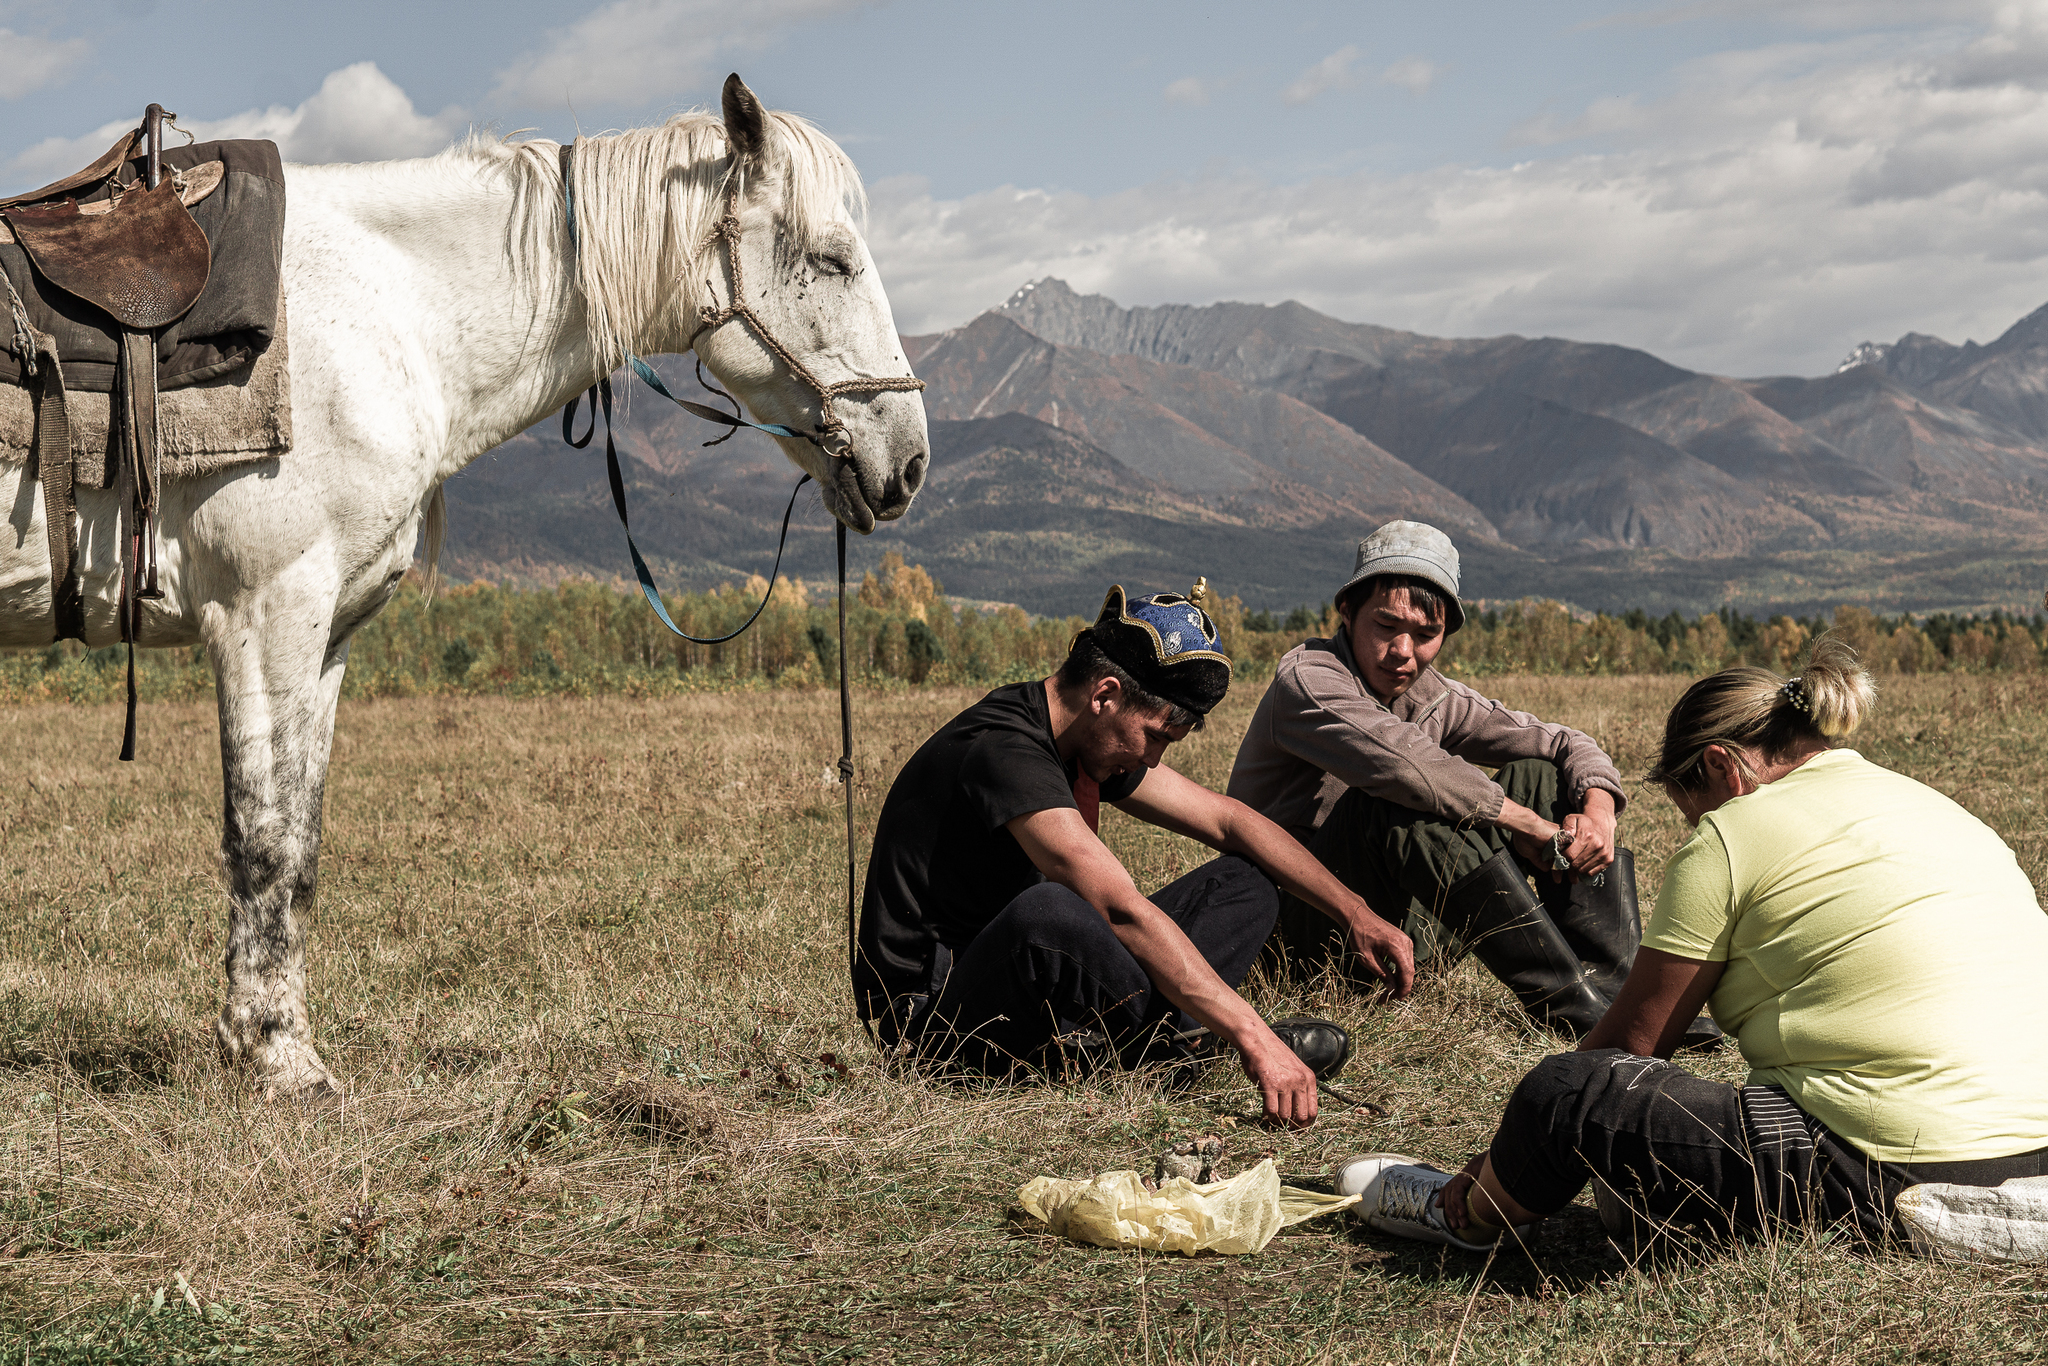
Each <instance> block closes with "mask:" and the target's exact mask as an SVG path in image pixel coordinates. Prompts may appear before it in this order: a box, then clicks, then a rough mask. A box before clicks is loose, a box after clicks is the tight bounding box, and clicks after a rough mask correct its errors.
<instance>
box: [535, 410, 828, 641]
mask: <svg viewBox="0 0 2048 1366" xmlns="http://www.w3.org/2000/svg"><path fill="white" fill-rule="evenodd" d="M596 395H597V396H596V397H595V398H594V399H592V400H591V407H592V413H591V419H590V425H591V428H592V430H593V432H594V431H595V429H596V426H597V412H596V410H597V409H598V408H599V407H600V406H602V408H603V411H604V472H605V478H606V479H607V480H608V481H609V482H610V484H611V489H612V507H613V508H615V509H617V511H618V514H619V526H620V527H621V528H622V529H623V530H624V531H625V533H626V553H627V554H628V555H630V556H632V558H633V577H634V578H636V579H638V580H639V582H640V595H641V596H642V597H644V598H646V599H647V605H648V606H649V607H652V608H653V609H654V615H655V616H657V617H659V618H661V624H662V625H663V626H666V627H668V629H669V630H670V631H671V632H672V633H674V634H675V635H678V636H681V637H682V638H683V639H684V640H687V641H689V642H690V643H692V644H693V645H723V644H724V643H725V642H726V641H728V640H731V639H733V638H734V637H736V636H739V635H741V634H743V633H744V632H745V631H746V629H747V628H748V627H749V626H752V625H753V624H754V623H755V622H756V621H758V620H759V619H760V616H761V613H763V612H765V611H767V610H768V600H769V599H770V598H772V597H774V596H775V585H776V583H777V582H778V581H779V579H780V577H781V574H782V551H783V548H784V547H785V546H787V545H788V544H789V520H790V518H791V517H792V516H793V515H795V513H796V496H797V494H799V493H801V492H803V487H804V485H805V484H808V483H810V482H811V476H810V475H808V474H806V475H804V476H803V477H802V478H800V479H798V480H797V481H796V487H795V488H793V489H791V490H790V491H789V505H788V506H787V507H785V508H783V510H782V535H781V537H780V538H779V539H778V540H777V541H776V542H775V564H774V567H773V568H771V569H770V570H769V571H768V591H767V592H766V593H763V594H762V595H761V602H760V605H759V606H757V607H756V608H754V614H753V615H752V616H750V617H748V618H747V619H746V620H745V621H744V622H742V623H740V627H739V629H738V630H736V631H728V632H726V633H725V634H724V635H722V636H693V635H691V634H690V633H689V632H688V631H685V630H684V629H683V628H682V627H680V626H678V625H676V623H675V619H674V618H673V617H671V616H669V614H668V608H667V607H665V606H663V605H662V601H661V591H660V590H659V589H658V588H656V587H655V586H654V572H653V571H652V570H650V569H649V568H648V567H647V560H646V557H644V556H643V555H641V553H640V547H639V546H638V545H636V544H635V543H634V541H633V524H632V519H631V518H629V517H628V516H627V515H626V479H625V475H624V473H623V472H621V470H620V469H619V448H618V445H617V443H616V442H615V441H613V439H612V382H611V380H610V379H609V378H607V379H602V380H599V381H598V383H597V389H596ZM578 402H580V399H572V400H570V403H569V406H568V407H567V408H565V409H563V411H562V434H563V436H564V437H565V438H566V437H567V436H568V433H569V423H570V421H571V419H572V418H573V416H574V414H575V412H576V405H577V403H578ZM589 441H590V436H589V435H586V436H585V437H584V438H583V444H584V445H587V444H588V443H589ZM569 444H571V445H572V446H577V448H578V449H579V450H580V449H581V448H582V447H581V446H580V445H578V443H576V442H573V441H572V442H570V443H569Z"/></svg>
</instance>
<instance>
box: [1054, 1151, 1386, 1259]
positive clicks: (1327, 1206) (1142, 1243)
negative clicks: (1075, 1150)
mask: <svg viewBox="0 0 2048 1366" xmlns="http://www.w3.org/2000/svg"><path fill="white" fill-rule="evenodd" d="M1358 1200H1359V1197H1358V1196H1356V1195H1318V1194H1317V1193H1315V1192H1314V1191H1305V1190H1298V1189H1296V1188H1295V1187H1293V1186H1283V1185H1281V1184H1280V1173H1279V1172H1278V1171H1277V1170H1275V1169H1274V1166H1273V1159H1272V1158H1270V1157H1269V1158H1267V1159H1265V1160H1264V1161H1262V1162H1260V1163H1259V1165H1258V1166H1256V1167H1253V1168H1251V1169H1249V1170H1247V1171H1242V1172H1239V1173H1238V1174H1237V1175H1236V1176H1234V1177H1232V1178H1230V1179H1229V1180H1228V1181H1212V1182H1210V1183H1208V1184H1207V1185H1201V1186H1198V1185H1196V1184H1195V1183H1194V1182H1192V1181H1190V1180H1188V1179H1187V1178H1186V1177H1184V1176H1176V1177H1170V1178H1168V1179H1167V1180H1166V1181H1163V1182H1161V1183H1160V1186H1159V1189H1158V1190H1156V1191H1153V1190H1147V1189H1146V1188H1145V1183H1144V1182H1143V1181H1141V1180H1140V1179H1139V1178H1138V1174H1137V1173H1136V1172H1135V1171H1117V1172H1104V1173H1102V1174H1101V1175H1100V1176H1096V1177H1093V1178H1091V1179H1088V1180H1082V1181H1070V1180H1064V1179H1062V1178H1060V1177H1056V1176H1040V1177H1037V1178H1034V1179H1033V1180H1031V1181H1029V1182H1027V1183H1025V1185H1024V1187H1023V1188H1022V1189H1021V1190H1019V1191H1018V1192H1017V1203H1018V1204H1019V1205H1021V1206H1023V1208H1024V1210H1025V1212H1026V1213H1027V1214H1029V1215H1031V1216H1032V1217H1033V1218H1035V1219H1038V1220H1040V1221H1042V1222H1043V1223H1044V1224H1045V1226H1046V1227H1047V1228H1048V1229H1049V1230H1051V1231H1052V1232H1054V1233H1057V1234H1060V1235H1061V1236H1063V1237H1067V1238H1072V1239H1074V1240H1075V1241H1076V1242H1082V1243H1093V1244H1094V1245H1095V1246H1097V1247H1142V1248H1149V1249H1151V1250H1152V1251H1155V1252H1181V1253H1185V1254H1187V1255H1188V1256H1190V1257H1192V1256H1193V1255H1194V1254H1195V1253H1197V1252H1223V1253H1245V1252H1257V1251H1259V1250H1261V1249H1262V1248H1264V1247H1265V1246H1266V1244H1267V1243H1270V1242H1271V1241H1273V1235H1274V1234H1276V1233H1278V1232H1279V1231H1280V1230H1281V1229H1283V1228H1286V1227H1287V1226H1288V1225H1290V1224H1298V1223H1300V1222H1301V1221H1302V1220H1304V1219H1313V1218H1315V1217H1316V1216H1317V1215H1319V1214H1334V1213H1336V1212H1337V1211H1338V1210H1343V1209H1349V1208H1351V1206H1353V1205H1355V1204H1357V1203H1358Z"/></svg>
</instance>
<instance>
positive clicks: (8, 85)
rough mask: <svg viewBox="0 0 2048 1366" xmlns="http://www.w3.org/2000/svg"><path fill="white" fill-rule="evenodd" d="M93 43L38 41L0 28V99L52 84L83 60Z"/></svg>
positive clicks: (35, 38) (17, 96)
mask: <svg viewBox="0 0 2048 1366" xmlns="http://www.w3.org/2000/svg"><path fill="white" fill-rule="evenodd" d="M91 51H92V44H91V43H89V42H87V41H86V40H85V39H83V38H64V39H57V38H39V37H37V36H36V35H35V34H33V33H16V32H14V31H13V30H12V29H5V28H0V100H18V99H20V98H21V97H22V96H23V95H27V94H30V93H32V92H34V91H37V90H41V89H42V88H43V87H44V86H47V85H54V84H56V82H58V81H59V80H61V79H63V77H64V76H65V75H66V74H67V73H69V72H70V70H71V68H73V67H74V66H77V65H78V64H79V63H80V62H82V61H84V60H85V57H86V54H87V53H89V52H91Z"/></svg>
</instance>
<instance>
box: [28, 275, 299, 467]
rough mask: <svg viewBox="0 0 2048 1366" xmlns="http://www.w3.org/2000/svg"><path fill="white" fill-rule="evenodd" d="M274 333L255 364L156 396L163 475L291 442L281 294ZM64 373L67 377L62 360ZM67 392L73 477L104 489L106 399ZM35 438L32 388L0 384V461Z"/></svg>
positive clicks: (234, 463) (230, 463)
mask: <svg viewBox="0 0 2048 1366" xmlns="http://www.w3.org/2000/svg"><path fill="white" fill-rule="evenodd" d="M276 332H277V335H276V336H275V337H274V338H273V339H272V341H271V343H270V345H269V346H267V347H265V348H264V349H263V351H262V352H261V353H259V354H258V355H257V357H256V362H255V364H253V365H246V366H244V367H243V368H241V369H239V370H236V371H234V372H232V373H230V374H225V375H217V376H215V377H214V378H212V379H207V380H202V381H200V382H199V383H197V384H188V385H186V386H185V387H184V388H182V389H174V390H172V391H171V392H170V393H168V394H159V395H157V400H156V420H157V447H158V449H159V450H161V451H162V452H163V463H164V474H165V476H166V477H167V478H171V479H183V478H189V477H191V476H193V475H199V474H211V473H213V472H214V471H215V470H224V469H233V468H236V467H238V466H241V465H251V464H257V463H259V462H261V461H264V460H270V459H274V458H275V457H277V456H280V455H283V454H284V453H285V452H286V451H288V450H290V449H291V448H292V377H291V368H290V364H289V362H290V347H289V345H288V336H287V333H286V331H285V300H284V298H283V297H282V296H280V297H279V299H278V301H277V323H276ZM64 375H65V378H66V379H67V380H68V379H69V378H70V376H71V367H70V366H69V365H66V366H65V367H64ZM66 394H67V397H66V399H65V406H66V407H67V408H68V409H69V410H70V415H71V457H72V459H74V460H76V461H77V462H78V483H79V484H80V485H81V486H82V487H85V488H95V489H103V488H107V487H109V480H108V477H107V468H106V460H107V440H108V438H109V436H110V435H111V434H112V433H111V432H110V430H109V428H110V426H111V424H112V409H113V397H112V395H110V394H104V393H93V392H91V391H89V390H88V391H86V392H83V393H81V392H78V391H76V390H73V389H71V388H70V387H69V385H67V386H66ZM35 444H36V402H35V394H34V393H33V392H31V391H30V390H27V389H24V388H22V387H21V386H20V385H18V384H4V383H0V464H6V465H26V464H28V463H29V456H30V453H31V452H33V451H34V449H35Z"/></svg>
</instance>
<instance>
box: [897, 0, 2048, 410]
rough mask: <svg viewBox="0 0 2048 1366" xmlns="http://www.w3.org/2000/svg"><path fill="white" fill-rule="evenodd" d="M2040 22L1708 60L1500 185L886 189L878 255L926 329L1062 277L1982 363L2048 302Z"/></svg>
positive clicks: (2046, 125) (1515, 325)
mask: <svg viewBox="0 0 2048 1366" xmlns="http://www.w3.org/2000/svg"><path fill="white" fill-rule="evenodd" d="M2033 22H2034V21H2033V20H2032V19H2031V18H2030V17H2029V16H2026V15H2023V14H2020V13H2018V12H2016V11H2004V12H2002V13H2001V15H2000V17H1999V18H1998V19H1996V20H1995V21H1994V22H1992V23H1991V24H1988V25H1983V26H1980V31H1979V32H1978V33H1976V34H1975V35H1974V36H1966V37H1965V38H1963V39H1961V40H1958V39H1956V38H1954V37H1953V36H1951V38H1950V40H1949V46H1948V49H1947V50H1946V51H1941V50H1934V49H1930V48H1928V47H1927V46H1926V44H1925V42H1924V41H1923V40H1920V39H1907V38H1893V39H1887V40H1885V41H1884V42H1880V43H1876V44H1874V45H1873V44H1872V43H1869V42H1865V41H1863V40H1856V41H1853V42H1845V43H1843V44H1842V45H1840V46H1830V45H1827V44H1818V45H1816V44H1802V45H1799V46H1798V47H1797V48H1796V49H1794V48H1791V47H1784V48H1770V49H1757V50H1755V51H1752V52H1749V53H1737V54H1730V55H1728V56H1726V57H1723V58H1716V59H1713V60H1711V61H1706V62H1701V63H1697V64H1695V65H1694V66H1692V67H1689V68H1687V69H1686V70H1685V71H1684V72H1682V73H1681V75H1680V78H1679V80H1678V82H1677V84H1676V86H1675V88H1671V87H1667V89H1666V91H1665V92H1664V94H1663V97H1662V98H1660V99H1658V100H1656V101H1641V100H1634V99H1631V100H1624V101H1618V102H1615V103H1612V104H1608V103H1603V104H1601V105H1596V106H1593V107H1591V108H1589V109H1587V110H1586V111H1584V113H1583V114H1582V115H1580V116H1579V117H1578V118H1576V119H1562V120H1558V121H1557V123H1556V127H1555V128H1554V129H1553V130H1552V131H1553V132H1554V133H1557V134H1559V135H1562V134H1563V133H1565V132H1568V131H1570V130H1571V129H1573V128H1575V127H1576V128H1578V129H1581V130H1598V131H1600V133H1601V134H1602V136H1603V137H1604V138H1605V139H1606V140H1607V141H1608V142H1609V143H1610V144H1611V145H1610V146H1609V147H1607V148H1606V149H1604V150H1595V151H1590V152H1585V153H1581V154H1577V155H1569V156H1560V155H1551V156H1543V157H1537V158H1534V159H1531V160H1528V161H1525V162H1522V163H1521V164H1518V165H1513V166H1506V167H1499V168H1481V169H1473V168H1465V167H1454V166H1446V167H1440V168H1437V169H1434V170H1429V171H1425V172H1420V173H1417V174H1412V175H1407V176H1399V177H1390V176H1379V175H1374V174H1370V173H1360V174H1355V175H1348V176H1341V177H1340V176H1331V177H1323V178H1319V179H1314V180H1310V181H1307V182H1305V183H1301V184H1295V185H1279V184H1274V183H1272V182H1271V181H1269V180H1267V179H1265V178H1264V177H1263V176H1262V175H1261V174H1258V173H1256V172H1253V171H1245V172H1242V173H1236V174H1229V173H1226V174H1218V175H1215V176H1211V177H1208V178H1203V179H1198V180H1183V181H1165V182H1158V183H1154V184H1151V185H1146V186H1142V187H1138V188H1134V189H1131V190H1127V191H1124V192H1122V193H1118V194H1110V195H1104V196H1099V197H1088V196H1083V195H1078V194H1052V193H1047V192H1043V191H1039V190H1032V189H1016V188H1005V189H1002V190H997V191H991V192H988V193H985V194H979V195H974V196H971V197H968V198H965V199H959V200H939V199H935V198H933V197H932V196H931V195H930V194H929V193H928V192H927V191H926V190H925V189H924V188H923V187H922V186H921V185H919V184H917V183H915V182H909V181H901V180H898V181H885V182H882V183H881V184H879V185H877V186H876V187H875V197H874V212H873V219H872V223H873V227H872V234H871V242H872V245H873V248H874V252H875V255H876V259H877V261H878V262H879V264H880V266H881V269H882V273H883V278H884V279H885V280H886V281H887V283H888V285H889V288H890V294H891V297H892V301H893V302H894V304H895V307H896V313H897V317H898V319H899V320H900V321H901V323H902V325H903V326H904V327H905V329H906V330H912V331H929V330H934V329H938V328H942V327H950V326H955V325H957V324H959V323H961V322H963V321H965V320H966V319H968V318H970V317H972V316H973V315H974V314H976V313H978V312H979V311H980V310H982V309H983V308H986V307H989V306H991V305H993V304H995V303H997V302H999V301H1001V300H1002V299H1003V298H1005V297H1006V296H1007V295H1008V294H1009V293H1010V291H1011V290H1013V289H1015V288H1016V286H1017V285H1019V284H1021V283H1023V282H1024V281H1025V280H1028V279H1033V278H1037V277H1039V276H1044V275H1057V276H1059V277H1061V278H1063V279H1065V280H1067V281H1068V282H1069V283H1070V284H1072V285H1073V286H1074V287H1075V288H1076V289H1080V290H1084V291H1099V292H1101V293H1105V294H1108V295H1110V296H1111V297H1113V298H1115V299H1117V300H1118V301H1119V302H1122V303H1125V304H1155V303H1169V302H1180V303H1198V304H1199V303H1208V302H1212V301H1215V300H1219V299H1242V300H1249V301H1257V302H1278V301H1280V300H1283V299H1288V298H1295V299H1300V300H1301V301H1302V302H1304V303H1307V304H1308V305H1310V306H1311V307H1314V308H1318V309H1321V310H1323V311H1325V312H1327V313H1331V314H1333V315H1335V316H1337V317H1340V318H1347V319H1353V320H1356V321H1361V322H1372V323H1378V324H1382V325H1385V326H1391V327H1401V328H1409V329H1413V330H1416V331H1421V332H1428V333H1433V334H1437V335H1451V336H1471V335H1495V334H1500V333H1505V332H1520V333H1525V334H1535V335H1553V336H1569V337H1577V338H1581V339H1586V340H1598V341H1615V342H1621V343H1625V344H1630V345H1635V346H1641V347H1644V348H1646V349H1648V350H1651V351H1653V352H1656V353H1657V354H1659V355H1662V356H1665V357H1666V358H1668V359H1670V360H1672V361H1674V362H1676V363H1679V364H1682V365H1688V366H1691V367H1694V368H1699V369H1706V370H1711V371H1716V372H1721V373H1736V374H1766V373H1805V374H1820V373H1825V372H1826V371H1828V370H1829V369H1830V368H1831V367H1832V365H1833V363H1834V361H1835V360H1837V359H1838V358H1839V356H1840V355H1841V353H1842V352H1844V351H1846V350H1847V349H1848V348H1849V346H1851V345H1853V344H1854V343H1856V342H1858V341H1862V340H1864V339H1866V338H1874V339H1877V340H1890V339H1891V338H1894V337H1897V336H1899V335H1900V334H1901V333H1904V332H1906V331H1909V330H1918V331H1926V332H1932V333H1935V334H1937V335H1941V336H1946V337H1947V338H1948V339H1949V340H1951V341H1957V342H1960V341H1962V340H1964V339H1965V338H1966V337H1974V338H1975V339H1977V340H1979V341H1988V340H1989V339H1990V338H1991V337H1992V336H1995V335H1996V334H1997V333H1998V332H2000V331H2002V330H2003V329H2004V328H2005V327H2006V326H2008V325H2009V324H2010V323H2012V322H2013V321H2015V320H2016V319H2017V318H2019V317H2020V316H2021V315H2023V314H2025V313H2027V312H2028V311H2030V310H2031V309H2032V308H2034V307H2035V306H2037V305H2039V304H2041V303H2042V302H2044V301H2048V80H2044V79H2042V78H2041V77H2040V76H2038V75H2037V74H2035V68H2034V67H2033V66H2032V65H2031V64H2029V63H2025V62H2015V61H2008V62H2007V63H2006V64H2005V65H2004V66H1999V65H1997V62H1996V61H1994V59H2004V58H2006V57H2009V56H2010V54H2013V53H2015V52H2020V51H2024V50H2027V48H2028V44H2030V43H2031V42H2033V41H2034V39H2033V37H2032V36H2031V35H2033V33H2034V28H2033V27H2031V25H2032V24H2033ZM1916 44H1917V45H1916Z"/></svg>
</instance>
